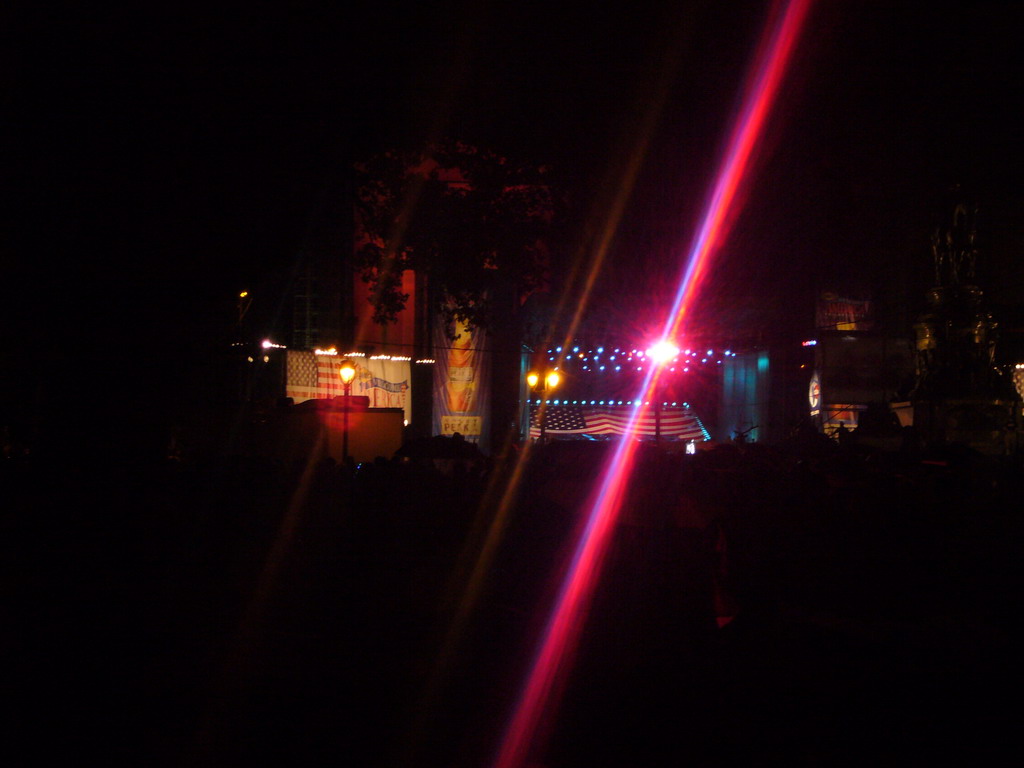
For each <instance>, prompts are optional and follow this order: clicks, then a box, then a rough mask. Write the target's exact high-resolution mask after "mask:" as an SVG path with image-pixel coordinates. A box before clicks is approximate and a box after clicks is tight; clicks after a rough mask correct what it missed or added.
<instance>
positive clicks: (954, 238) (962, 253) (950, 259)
mask: <svg viewBox="0 0 1024 768" xmlns="http://www.w3.org/2000/svg"><path fill="white" fill-rule="evenodd" d="M952 192H953V195H954V203H953V216H952V219H951V221H950V222H949V227H948V228H947V229H946V230H945V232H943V231H942V228H941V227H936V228H935V231H934V232H933V233H932V258H933V259H934V261H935V285H936V286H939V287H943V288H951V289H955V288H957V287H958V286H960V285H961V284H963V285H973V284H974V279H975V265H976V262H977V257H978V249H977V247H976V245H975V239H976V236H977V229H976V219H977V215H978V206H977V205H975V204H973V203H969V202H968V201H967V199H966V197H965V196H964V195H963V193H962V192H961V191H960V187H959V185H957V186H954V187H953V190H952Z"/></svg>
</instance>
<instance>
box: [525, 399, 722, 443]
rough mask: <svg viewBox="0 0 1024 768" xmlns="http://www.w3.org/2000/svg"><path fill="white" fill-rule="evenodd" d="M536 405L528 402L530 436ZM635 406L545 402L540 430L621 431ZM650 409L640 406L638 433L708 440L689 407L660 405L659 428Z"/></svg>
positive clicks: (535, 428) (560, 433) (534, 433)
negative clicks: (542, 428)
mask: <svg viewBox="0 0 1024 768" xmlns="http://www.w3.org/2000/svg"><path fill="white" fill-rule="evenodd" d="M539 409H540V406H539V405H530V437H540V422H539V421H538V414H539ZM635 409H636V407H635V406H632V405H611V406H607V405H549V406H547V408H546V412H545V416H544V422H545V427H544V434H545V436H548V437H597V436H608V435H624V434H626V432H627V430H628V428H629V422H630V419H631V418H632V417H633V412H634V410H635ZM657 418H658V417H657V416H656V415H655V413H654V409H653V408H652V407H650V406H646V407H643V408H641V409H640V413H639V414H638V415H637V417H636V423H635V425H634V434H635V435H637V436H638V437H654V436H655V434H657V433H658V432H660V434H661V436H662V437H665V438H672V439H674V440H708V439H710V435H708V432H707V430H706V429H705V428H704V425H703V424H702V423H701V421H700V418H699V417H698V416H697V414H696V413H694V411H693V409H692V408H680V407H678V406H677V407H669V406H663V407H662V409H661V414H660V421H661V425H660V429H659V428H658V426H657V424H656V421H657Z"/></svg>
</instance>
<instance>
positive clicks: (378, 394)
mask: <svg viewBox="0 0 1024 768" xmlns="http://www.w3.org/2000/svg"><path fill="white" fill-rule="evenodd" d="M343 359H344V358H343V357H341V356H339V355H318V354H315V353H314V352H308V351H304V350H291V349H289V350H288V370H287V374H286V383H285V397H290V398H292V400H294V401H295V402H296V403H301V402H305V401H306V400H313V399H316V398H331V397H337V396H339V395H343V394H345V391H344V387H343V386H342V384H341V377H340V376H339V375H338V369H339V368H340V367H341V361H342V360H343ZM352 362H353V363H354V364H355V368H356V377H355V379H354V380H353V382H352V389H351V394H353V395H365V396H367V397H369V398H370V407H371V408H402V409H403V410H404V411H405V418H406V420H408V419H410V418H411V413H410V409H411V407H412V405H411V398H410V397H409V392H410V387H409V379H410V370H409V361H408V360H389V359H384V358H381V359H375V358H370V359H365V358H356V359H353V360H352Z"/></svg>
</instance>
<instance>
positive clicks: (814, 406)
mask: <svg viewBox="0 0 1024 768" xmlns="http://www.w3.org/2000/svg"><path fill="white" fill-rule="evenodd" d="M807 400H808V402H810V404H811V415H812V416H814V415H816V414H817V413H818V409H819V408H821V380H820V379H819V378H818V374H817V373H815V374H814V375H813V376H811V386H810V387H809V388H808V390H807Z"/></svg>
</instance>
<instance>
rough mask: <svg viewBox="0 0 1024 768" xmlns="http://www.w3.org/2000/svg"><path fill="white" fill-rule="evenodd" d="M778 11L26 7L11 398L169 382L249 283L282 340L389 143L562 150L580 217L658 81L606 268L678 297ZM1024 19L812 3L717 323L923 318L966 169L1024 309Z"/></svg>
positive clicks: (997, 285)
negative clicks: (351, 194)
mask: <svg viewBox="0 0 1024 768" xmlns="http://www.w3.org/2000/svg"><path fill="white" fill-rule="evenodd" d="M768 7H769V4H767V3H762V2H730V3H718V2H681V3H648V4H625V3H622V4H601V3H597V4H593V5H589V4H588V5H584V4H578V5H577V4H558V5H557V7H556V6H554V5H549V6H548V7H547V8H544V9H533V8H531V7H527V6H525V5H523V4H520V3H500V2H498V3H475V2H461V3H460V2H446V3H422V4H409V3H399V4H389V3H376V4H369V3H367V4H358V5H356V6H355V8H354V9H352V8H348V9H344V8H342V4H340V3H339V4H329V5H327V4H324V5H315V4H287V5H286V4H281V3H277V4H272V3H271V4H259V3H250V4H246V5H239V6H237V7H233V8H230V9H228V8H224V7H220V8H213V9H205V10H195V8H194V6H193V5H192V4H178V5H168V6H161V5H159V4H147V5H146V6H145V7H140V8H136V9H119V10H118V9H102V10H99V9H97V10H85V9H81V10H76V11H72V12H70V13H64V14H61V15H60V16H43V15H37V16H35V17H32V16H23V17H21V18H19V19H18V22H19V24H20V29H19V30H18V33H19V34H18V39H19V41H20V46H19V48H18V49H17V52H16V53H15V55H14V56H13V60H12V61H11V62H10V66H9V67H7V68H6V70H7V71H6V73H5V81H6V85H7V86H8V88H7V89H6V90H7V92H8V93H9V94H10V96H11V98H10V99H9V106H10V107H11V109H10V110H9V114H10V115H11V116H12V117H13V120H12V124H13V127H14V129H15V141H14V142H13V143H12V146H13V148H14V150H15V151H14V152H13V153H12V155H13V161H14V162H13V164H12V165H13V174H12V177H13V179H14V181H15V183H13V184H11V185H9V187H8V205H6V206H5V210H6V212H7V214H8V222H7V223H8V226H7V227H6V229H7V231H8V232H9V233H11V234H12V236H11V237H9V238H8V240H7V245H8V258H5V267H6V269H5V272H6V276H5V280H4V284H5V308H6V309H7V311H8V315H9V319H7V320H5V321H4V323H3V326H4V332H5V338H6V339H7V340H6V341H5V346H6V349H7V351H8V354H7V355H6V359H5V379H4V384H5V389H4V399H5V405H6V406H8V407H9V404H10V403H11V402H12V401H13V402H24V398H25V397H27V396H31V395H33V394H34V395H36V396H38V395H39V393H40V387H42V392H43V395H44V396H52V395H54V394H57V393H60V392H63V391H64V389H63V385H57V384H55V383H54V382H55V377H56V378H57V379H59V378H60V377H61V376H66V374H67V371H68V369H69V367H70V366H83V367H82V368H81V370H82V371H83V374H84V371H85V370H86V369H89V370H90V372H91V371H92V370H95V375H91V373H90V375H89V376H88V377H87V376H85V375H82V376H81V379H82V381H81V382H80V389H79V390H78V391H81V392H82V393H83V396H103V395H102V393H104V392H110V391H111V390H112V389H113V390H115V391H116V390H117V389H118V388H120V389H122V390H123V389H125V388H127V389H135V388H137V387H139V386H149V385H150V383H152V384H153V386H155V387H157V389H159V387H160V384H163V385H167V386H171V385H172V384H173V382H174V373H175V372H176V371H180V370H182V369H183V368H187V364H185V363H183V362H182V361H187V360H188V359H190V357H191V356H192V355H193V350H194V349H195V348H196V346H197V345H199V346H202V344H204V343H205V344H212V343H214V342H215V341H217V340H220V339H222V338H223V337H224V335H225V334H228V333H229V332H230V328H231V323H232V321H233V318H234V312H235V297H236V295H237V293H238V291H239V290H240V289H243V288H245V289H248V290H250V291H253V292H254V295H255V296H256V299H255V301H254V304H253V309H252V311H253V314H254V317H255V318H258V321H259V323H262V324H263V325H264V326H265V327H266V329H267V331H268V332H273V331H275V330H276V331H278V332H283V331H285V330H286V329H287V326H288V322H287V318H286V317H285V316H284V315H283V313H282V310H283V308H284V306H285V305H284V298H285V296H286V291H285V288H284V286H285V284H286V278H287V275H288V273H289V270H290V268H291V266H292V265H293V264H294V262H295V260H296V258H297V256H298V254H299V253H301V252H302V251H303V249H305V248H308V247H309V244H310V242H311V239H314V238H315V236H316V232H317V231H319V228H321V227H322V226H323V224H324V222H325V221H326V220H329V219H330V218H331V217H333V216H338V217H347V216H349V214H350V211H349V209H348V207H347V205H346V199H345V193H344V181H345V175H346V172H347V169H348V168H349V166H350V164H351V161H352V160H353V159H356V158H358V157H360V156H362V155H364V154H366V153H369V152H372V151H376V150H378V149H381V148H384V147H387V146H391V145H396V144H399V143H412V144H416V143H418V142H422V141H425V140H427V139H429V138H431V137H434V136H440V135H449V136H456V137H460V138H465V139H467V140H469V141H472V142H477V143H481V144H486V145H489V146H491V147H493V148H494V149H496V150H497V151H500V152H503V153H506V154H508V155H510V156H513V157H517V158H521V159H523V160H528V161H531V162H536V163H538V164H545V165H548V166H550V167H551V168H553V169H554V171H555V172H556V174H557V175H558V176H559V177H560V178H561V179H563V180H564V183H565V184H566V187H567V189H569V190H570V191H571V193H572V195H573V199H574V201H575V210H576V211H577V215H578V216H579V217H580V221H579V222H577V225H578V226H579V229H580V231H581V232H582V231H583V229H584V224H583V221H584V220H585V219H586V217H588V216H595V215H598V212H599V211H600V210H601V209H600V201H601V200H602V199H603V198H604V196H606V195H607V192H608V190H609V189H610V188H614V186H615V184H616V183H617V180H618V179H620V172H621V171H620V169H621V166H622V164H623V162H624V159H625V157H626V156H627V154H628V152H629V151H630V150H631V149H632V148H633V147H634V146H636V144H637V137H638V135H639V131H640V127H641V125H642V124H643V121H644V119H645V116H646V115H647V114H648V113H649V110H651V109H654V106H655V103H656V102H655V100H654V99H653V96H652V94H653V93H654V92H655V90H656V88H655V86H656V84H657V83H658V82H659V78H660V77H662V76H663V75H664V74H665V73H666V72H670V73H672V75H671V77H670V78H669V82H670V86H669V88H668V90H667V97H666V98H665V100H664V103H663V104H662V105H661V108H660V109H659V110H658V111H656V112H655V113H654V114H655V115H656V120H655V121H654V126H655V127H654V130H653V132H652V134H651V137H650V142H649V144H648V145H647V154H646V159H645V163H644V166H643V169H642V172H641V174H640V177H639V180H638V183H637V186H636V188H635V190H634V193H633V195H632V196H631V202H630V206H629V208H628V210H627V213H626V215H625V217H624V219H623V221H622V223H621V226H620V229H619V235H618V237H617V238H616V241H615V244H614V247H613V252H612V259H611V260H612V264H611V266H610V270H609V274H610V275H617V276H618V277H615V278H614V279H612V278H609V279H608V280H606V281H605V284H606V286H607V285H608V284H610V285H612V286H616V287H620V286H621V285H622V284H623V283H622V282H621V279H624V278H622V276H623V275H626V276H627V277H628V276H630V275H632V276H633V277H634V278H635V284H636V286H637V290H646V289H649V288H650V286H651V284H652V283H653V284H658V283H659V282H662V283H663V282H664V281H663V280H662V279H661V275H663V274H671V273H672V272H673V271H674V269H675V268H676V267H675V265H674V264H668V265H667V267H666V268H664V269H663V266H665V265H664V263H665V262H666V261H672V259H671V258H666V257H665V254H666V253H668V254H671V253H678V252H679V251H680V250H682V249H684V248H685V245H686V243H688V241H689V237H690V236H691V235H692V232H693V228H694V226H695V222H696V220H697V217H698V213H699V209H700V205H701V201H702V200H703V197H704V195H705V190H706V189H707V187H708V186H709V184H710V183H711V178H712V176H713V173H714V169H715V163H716V161H717V157H718V153H719V150H720V148H721V144H722V141H723V137H724V135H725V133H726V130H727V126H728V125H729V124H730V121H731V118H732V116H733V114H734V111H735V110H734V106H735V104H736V101H737V98H738V94H739V89H740V85H741V83H742V81H743V77H744V75H745V71H746V68H747V65H748V63H749V61H750V59H751V55H752V51H753V50H754V47H755V44H756V41H757V38H758V35H759V33H760V30H761V29H762V27H763V23H764V19H765V18H766V12H767V9H768ZM1013 7H1014V6H1013V5H1012V4H1010V3H997V2H982V3H970V4H967V3H957V4H955V5H952V6H948V5H946V4H942V5H934V4H919V3H867V2H839V3H821V4H820V7H817V8H816V9H815V10H814V11H812V16H811V19H810V22H809V24H808V27H807V29H806V30H805V34H804V37H803V39H802V41H801V44H800V46H799V49H798V50H797V53H796V57H795V59H794V62H793V69H792V71H791V72H790V76H789V77H788V78H787V80H786V83H785V85H784V87H783V92H782V94H781V97H780V100H779V102H778V104H777V108H776V111H775V112H774V114H773V117H772V118H771V122H770V124H769V128H768V131H767V134H766V136H765V142H764V144H763V147H762V152H761V154H760V162H759V163H758V164H757V166H756V167H755V169H754V170H755V172H754V175H753V176H752V178H751V185H750V187H749V193H748V195H747V197H746V205H745V207H744V208H743V210H742V213H741V214H740V216H739V218H738V219H737V221H736V225H735V228H734V230H733V232H732V235H731V237H730V239H729V241H728V243H727V244H726V246H725V247H724V249H723V251H722V252H721V254H719V256H718V259H717V261H716V267H715V271H714V274H713V277H712V279H711V281H710V282H709V284H708V286H707V289H706V293H705V299H704V300H705V302H706V309H707V312H708V313H709V317H711V316H713V317H714V318H715V322H716V323H717V324H718V325H720V326H722V327H733V326H735V325H737V324H742V323H744V322H783V321H784V322H785V323H789V324H791V325H792V326H793V327H800V326H803V325H807V324H809V323H810V322H811V318H812V307H811V306H810V304H809V303H808V302H809V298H810V292H811V291H812V290H813V289H814V288H815V287H816V286H820V285H829V286H837V287H840V289H842V288H844V287H849V288H850V289H851V290H853V289H858V290H871V291H874V292H875V293H876V295H878V294H879V293H881V294H885V295H889V296H890V297H893V296H894V297H895V298H896V300H897V303H901V304H902V305H906V306H909V309H908V311H913V309H914V307H913V306H910V305H912V304H913V303H915V302H918V301H919V300H920V298H921V297H920V290H921V288H923V287H924V284H923V282H922V281H923V280H926V278H927V274H928V270H929V268H930V251H929V236H930V232H931V229H932V228H933V227H934V225H935V223H936V218H937V217H938V216H940V215H942V214H943V213H944V212H945V209H944V208H943V205H944V202H943V200H944V194H945V190H946V189H947V188H948V187H949V186H950V185H951V184H952V183H961V184H963V185H965V187H967V188H968V190H969V191H971V192H972V193H973V194H974V196H975V197H976V198H977V199H978V201H979V203H980V205H981V212H982V213H981V219H980V221H979V227H980V232H979V237H980V243H981V248H982V258H981V279H982V282H983V287H985V288H986V290H987V295H988V296H989V297H990V298H991V300H992V301H993V302H995V303H996V304H997V305H999V306H1003V305H1013V304H1020V303H1024V277H1022V273H1024V270H1022V269H1021V268H1020V266H1019V264H1020V255H1021V253H1022V252H1024V224H1022V222H1024V216H1022V214H1024V193H1022V191H1021V189H1020V186H1019V179H1020V178H1022V174H1021V170H1022V168H1021V164H1022V163H1021V155H1020V152H1019V138H1020V136H1021V130H1020V129H1021V120H1022V118H1021V114H1022V110H1021V109H1020V104H1019V100H1020V86H1021V75H1022V61H1021V53H1020V46H1019V35H1018V32H1017V29H1018V28H1017V26H1016V25H1015V23H1014V22H1012V21H1011V19H1013V18H1014V14H1013V13H1012V12H1011V9H1013ZM666 62H669V63H666ZM666 67H670V68H669V69H666ZM581 238H582V234H581ZM651 254H658V255H656V256H654V257H653V261H654V263H653V264H652V263H651V261H652V257H651ZM626 284H627V285H628V284H629V283H626ZM645 286H646V288H645ZM661 290H664V285H661ZM730 308H734V309H735V312H734V313H733V314H731V315H730ZM741 308H742V309H741ZM622 311H623V312H624V313H626V312H628V308H627V309H625V310H622ZM780 318H781V320H780ZM197 339H199V340H202V341H197ZM129 350H134V351H133V352H129ZM142 350H148V351H145V352H144V351H142ZM137 365H138V366H141V367H139V368H136V367H135V366H137ZM76 370H77V369H76ZM139 370H141V371H144V372H145V373H144V376H145V377H148V378H145V379H144V380H145V381H146V382H149V383H147V384H145V385H139V384H138V382H139V381H140V379H139V378H136V372H137V371H139ZM107 377H113V378H115V379H116V380H117V381H118V382H119V387H113V388H112V387H109V386H107V385H106V384H102V383H99V382H101V381H104V380H106V379H107ZM85 379H88V382H87V381H85ZM90 382H91V383H92V384H93V386H90ZM154 382H155V383H154ZM154 391H155V390H154Z"/></svg>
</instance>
